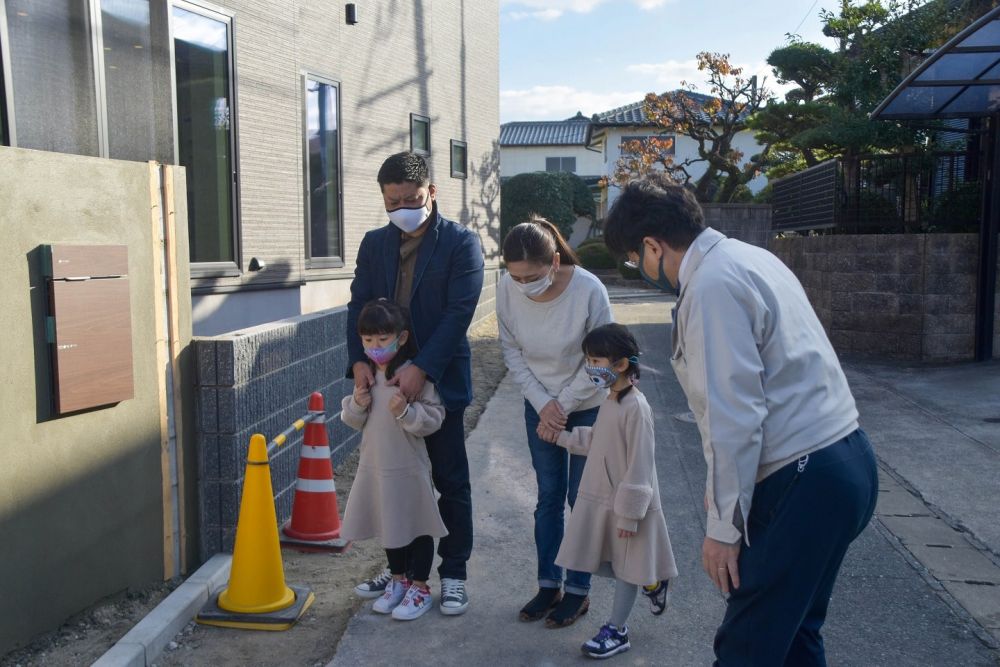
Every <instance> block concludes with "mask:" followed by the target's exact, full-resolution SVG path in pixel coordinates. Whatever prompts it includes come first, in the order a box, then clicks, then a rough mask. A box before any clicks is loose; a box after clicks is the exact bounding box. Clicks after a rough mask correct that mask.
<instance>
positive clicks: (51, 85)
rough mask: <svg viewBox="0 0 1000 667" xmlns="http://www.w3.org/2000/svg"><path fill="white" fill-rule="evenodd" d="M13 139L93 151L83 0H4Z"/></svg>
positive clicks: (93, 97)
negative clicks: (13, 124)
mask: <svg viewBox="0 0 1000 667" xmlns="http://www.w3.org/2000/svg"><path fill="white" fill-rule="evenodd" d="M6 7H7V31H8V33H9V37H10V59H11V63H10V65H11V78H12V82H11V83H12V84H13V90H14V114H15V117H16V118H17V143H18V145H19V146H21V147H23V148H35V149H38V150H43V151H57V152H60V153H76V154H78V155H98V154H99V148H98V140H97V93H96V91H95V88H94V57H93V55H94V54H93V51H92V46H91V39H90V21H89V19H88V11H87V2H86V0H48V1H47V2H38V0H6Z"/></svg>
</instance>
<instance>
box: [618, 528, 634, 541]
mask: <svg viewBox="0 0 1000 667" xmlns="http://www.w3.org/2000/svg"><path fill="white" fill-rule="evenodd" d="M618 537H621V538H623V539H628V538H630V537H635V533H634V532H633V531H631V530H623V529H621V528H619V529H618Z"/></svg>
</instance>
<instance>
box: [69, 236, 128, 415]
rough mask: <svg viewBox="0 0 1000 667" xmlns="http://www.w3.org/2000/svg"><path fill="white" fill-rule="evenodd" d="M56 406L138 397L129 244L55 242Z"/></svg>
mask: <svg viewBox="0 0 1000 667" xmlns="http://www.w3.org/2000/svg"><path fill="white" fill-rule="evenodd" d="M50 253H51V254H50V257H51V265H50V267H51V272H50V275H51V278H50V280H49V302H50V303H49V306H50V313H51V316H52V320H51V325H52V326H51V329H52V331H51V332H50V333H51V335H52V343H53V354H52V358H53V373H54V376H55V382H54V389H55V407H56V411H57V412H58V413H60V414H65V413H67V412H75V411H77V410H84V409H87V408H93V407H97V406H101V405H108V404H111V403H118V402H120V401H123V400H126V399H129V398H132V397H133V395H134V389H133V383H132V314H131V308H130V305H129V303H130V302H129V281H128V277H127V276H126V275H125V273H126V272H127V267H128V252H127V248H126V247H125V246H50Z"/></svg>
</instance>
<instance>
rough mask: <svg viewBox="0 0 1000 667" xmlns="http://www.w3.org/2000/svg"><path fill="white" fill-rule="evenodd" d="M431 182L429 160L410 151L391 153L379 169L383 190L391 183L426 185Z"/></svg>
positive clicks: (380, 185)
mask: <svg viewBox="0 0 1000 667" xmlns="http://www.w3.org/2000/svg"><path fill="white" fill-rule="evenodd" d="M430 182H431V176H430V171H428V169H427V161H426V160H424V158H423V157H421V156H420V155H417V154H416V153H412V152H410V151H403V152H402V153H396V154H395V155H390V156H389V157H387V158H386V160H385V162H383V163H382V166H381V167H380V168H379V170H378V186H379V188H380V189H383V190H384V189H385V186H386V185H388V184H390V183H416V184H417V186H418V187H424V186H425V185H427V184H428V183H430Z"/></svg>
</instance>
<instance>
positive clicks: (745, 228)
mask: <svg viewBox="0 0 1000 667" xmlns="http://www.w3.org/2000/svg"><path fill="white" fill-rule="evenodd" d="M701 208H702V210H703V211H704V212H705V224H706V225H707V226H709V227H711V228H712V229H715V230H718V231H720V232H722V233H723V234H725V235H726V236H728V237H729V238H733V239H739V240H740V241H743V242H744V243H750V244H752V245H755V246H759V247H761V248H767V247H768V243H769V241H770V238H771V236H773V234H771V206H770V205H769V204H702V205H701Z"/></svg>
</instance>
